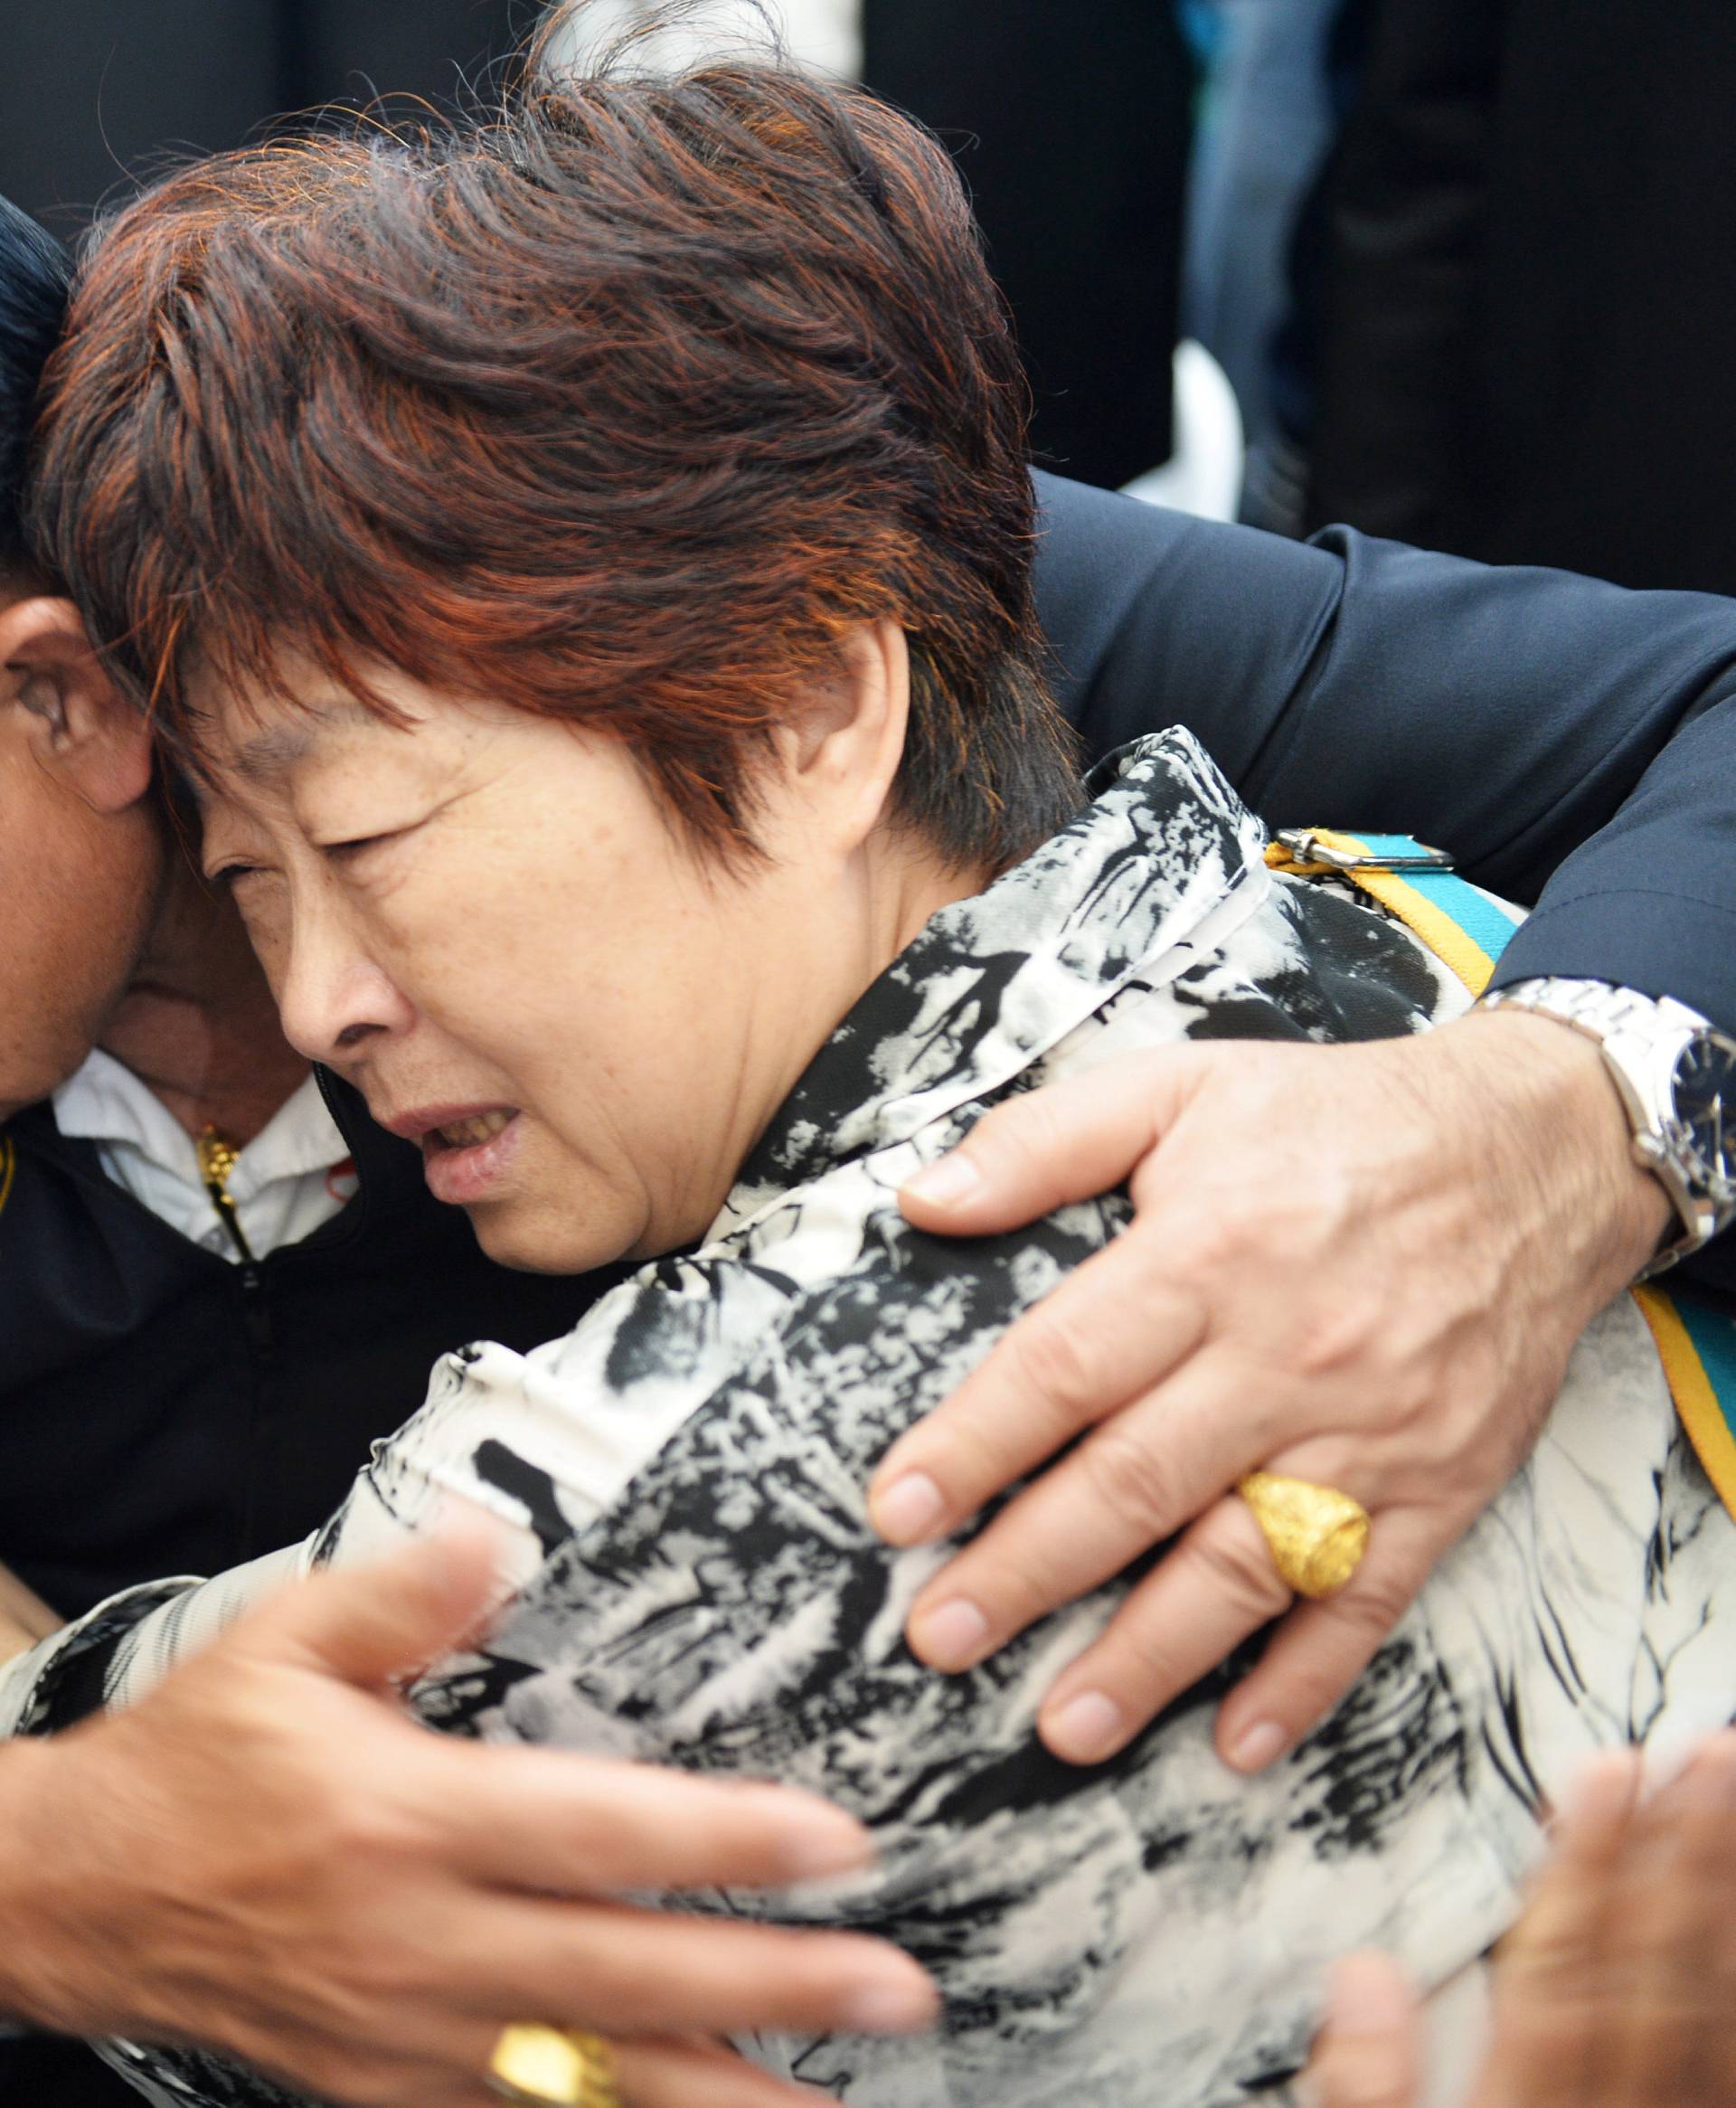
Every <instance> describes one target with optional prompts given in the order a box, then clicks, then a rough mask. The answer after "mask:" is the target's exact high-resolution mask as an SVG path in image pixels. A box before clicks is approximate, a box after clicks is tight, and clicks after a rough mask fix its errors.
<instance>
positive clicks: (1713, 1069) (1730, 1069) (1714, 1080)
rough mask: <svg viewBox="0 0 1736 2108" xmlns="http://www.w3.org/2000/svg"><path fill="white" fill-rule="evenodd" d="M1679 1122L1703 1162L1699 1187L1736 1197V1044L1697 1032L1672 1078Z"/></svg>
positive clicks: (1696, 1177) (1697, 1172) (1679, 1058)
mask: <svg viewBox="0 0 1736 2108" xmlns="http://www.w3.org/2000/svg"><path fill="white" fill-rule="evenodd" d="M1670 1089H1671V1096H1672V1098H1673V1099H1674V1101H1675V1119H1676V1121H1677V1123H1678V1125H1679V1127H1680V1129H1681V1131H1682V1139H1683V1140H1684V1143H1685V1144H1686V1146H1687V1149H1688V1150H1689V1152H1690V1153H1691V1154H1692V1155H1693V1156H1694V1158H1696V1159H1697V1160H1698V1161H1697V1166H1696V1169H1695V1172H1694V1180H1695V1183H1696V1184H1697V1185H1698V1184H1703V1185H1704V1186H1705V1187H1706V1188H1707V1190H1708V1191H1709V1192H1710V1193H1711V1194H1712V1196H1714V1197H1717V1196H1720V1195H1722V1194H1724V1193H1730V1192H1736V1042H1731V1041H1730V1040H1728V1039H1725V1038H1724V1037H1723V1035H1722V1034H1720V1033H1712V1032H1697V1033H1695V1034H1694V1037H1693V1038H1692V1039H1691V1040H1689V1042H1688V1044H1687V1045H1686V1046H1684V1048H1683V1049H1682V1052H1681V1053H1680V1054H1678V1055H1677V1056H1676V1058H1675V1069H1674V1071H1673V1072H1672V1073H1671V1077H1670Z"/></svg>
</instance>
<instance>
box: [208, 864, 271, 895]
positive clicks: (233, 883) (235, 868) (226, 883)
mask: <svg viewBox="0 0 1736 2108" xmlns="http://www.w3.org/2000/svg"><path fill="white" fill-rule="evenodd" d="M258 875H259V865H257V864H221V865H218V867H217V869H216V870H215V871H208V872H206V874H205V882H206V884H209V885H214V886H217V887H219V888H220V889H221V890H222V892H224V893H233V892H234V890H235V888H236V887H237V886H238V885H239V884H241V880H242V879H244V878H255V877H257V876H258Z"/></svg>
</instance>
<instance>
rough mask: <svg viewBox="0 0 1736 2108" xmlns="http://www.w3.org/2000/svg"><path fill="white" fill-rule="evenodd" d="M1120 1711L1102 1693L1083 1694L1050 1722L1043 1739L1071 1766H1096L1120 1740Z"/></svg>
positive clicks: (1109, 1753)
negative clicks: (1071, 1764)
mask: <svg viewBox="0 0 1736 2108" xmlns="http://www.w3.org/2000/svg"><path fill="white" fill-rule="evenodd" d="M1121 1729H1122V1719H1121V1708H1120V1706H1118V1705H1117V1704H1116V1702H1115V1700H1114V1699H1113V1698H1110V1697H1105V1696H1104V1694H1103V1693H1102V1692H1101V1691H1081V1692H1080V1695H1079V1696H1078V1697H1076V1698H1069V1699H1068V1701H1067V1703H1066V1704H1065V1705H1064V1706H1062V1707H1061V1711H1060V1712H1059V1713H1057V1714H1056V1715H1055V1716H1054V1718H1053V1719H1052V1721H1050V1722H1049V1724H1048V1725H1047V1726H1046V1727H1045V1728H1044V1730H1043V1740H1044V1741H1045V1742H1046V1743H1047V1744H1049V1746H1050V1748H1051V1749H1052V1750H1053V1751H1054V1753H1055V1754H1056V1755H1057V1756H1058V1757H1064V1758H1065V1759H1066V1760H1067V1762H1068V1763H1074V1764H1094V1763H1100V1762H1101V1760H1102V1759H1103V1758H1104V1757H1106V1756H1109V1755H1111V1754H1113V1753H1114V1751H1115V1749H1116V1748H1117V1746H1118V1744H1119V1743H1120V1740H1121Z"/></svg>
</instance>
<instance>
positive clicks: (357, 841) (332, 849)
mask: <svg viewBox="0 0 1736 2108" xmlns="http://www.w3.org/2000/svg"><path fill="white" fill-rule="evenodd" d="M409 832H410V829H409V828H408V827H392V828H389V829H388V830H387V831H386V833H384V834H382V835H356V836H354V837H352V838H351V839H350V840H349V841H347V842H321V843H319V844H318V845H317V846H318V849H319V853H320V855H322V856H335V857H336V858H337V859H338V861H339V862H340V863H342V862H343V861H344V859H345V858H347V857H351V856H360V855H362V854H363V852H364V851H365V850H368V849H377V848H378V847H379V846H381V844H382V842H395V841H396V840H397V839H398V837H400V836H401V835H406V834H408V833H409Z"/></svg>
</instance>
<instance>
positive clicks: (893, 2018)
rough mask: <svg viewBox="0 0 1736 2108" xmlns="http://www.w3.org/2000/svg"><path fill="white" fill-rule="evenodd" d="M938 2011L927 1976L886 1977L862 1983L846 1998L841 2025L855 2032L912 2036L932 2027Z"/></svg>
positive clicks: (860, 2033) (859, 2033)
mask: <svg viewBox="0 0 1736 2108" xmlns="http://www.w3.org/2000/svg"><path fill="white" fill-rule="evenodd" d="M937 2010H938V2000H937V1999H936V1997H935V1990H934V1986H933V1984H932V1983H931V1982H930V1981H929V1979H928V1978H927V1977H926V1976H904V1975H901V1976H897V1977H887V1978H885V1979H883V1980H882V1981H881V1982H879V1983H864V1984H863V1985H861V1986H860V1987H859V1988H858V1989H857V1990H854V1991H852V1992H851V1994H850V1996H849V1998H848V1999H846V2000H845V2003H844V2026H845V2027H846V2028H849V2029H850V2030H851V2031H852V2032H853V2033H854V2034H857V2035H913V2034H914V2033H915V2032H916V2031H917V2029H918V2028H929V2027H932V2026H933V2024H934V2018H935V2014H936V2012H937Z"/></svg>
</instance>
